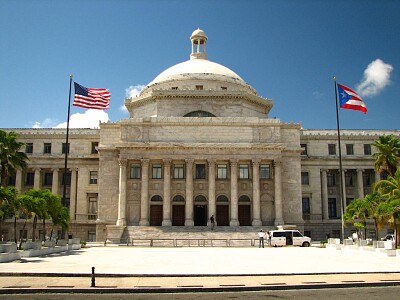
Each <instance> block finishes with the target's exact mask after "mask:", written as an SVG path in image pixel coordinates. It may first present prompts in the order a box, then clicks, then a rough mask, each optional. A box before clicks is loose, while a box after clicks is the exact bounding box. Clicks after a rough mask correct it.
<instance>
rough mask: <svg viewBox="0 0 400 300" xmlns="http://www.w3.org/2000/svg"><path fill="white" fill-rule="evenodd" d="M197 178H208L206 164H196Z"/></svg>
mask: <svg viewBox="0 0 400 300" xmlns="http://www.w3.org/2000/svg"><path fill="white" fill-rule="evenodd" d="M196 179H206V165H205V164H196Z"/></svg>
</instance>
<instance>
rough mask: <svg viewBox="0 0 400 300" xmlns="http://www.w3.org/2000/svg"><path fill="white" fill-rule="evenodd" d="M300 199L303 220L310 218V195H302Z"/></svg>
mask: <svg viewBox="0 0 400 300" xmlns="http://www.w3.org/2000/svg"><path fill="white" fill-rule="evenodd" d="M301 201H302V211H303V220H310V213H311V207H310V197H303V198H302V199H301Z"/></svg>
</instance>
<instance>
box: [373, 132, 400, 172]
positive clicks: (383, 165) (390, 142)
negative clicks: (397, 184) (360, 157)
mask: <svg viewBox="0 0 400 300" xmlns="http://www.w3.org/2000/svg"><path fill="white" fill-rule="evenodd" d="M373 145H374V146H375V147H376V149H377V150H378V152H376V153H374V154H373V157H374V159H375V170H376V171H378V172H380V173H382V172H387V174H389V175H390V176H392V177H393V176H394V174H395V173H396V170H397V166H398V159H399V156H400V139H399V138H397V137H395V136H393V135H384V136H380V137H379V138H378V139H377V140H376V141H375V142H374V143H373Z"/></svg>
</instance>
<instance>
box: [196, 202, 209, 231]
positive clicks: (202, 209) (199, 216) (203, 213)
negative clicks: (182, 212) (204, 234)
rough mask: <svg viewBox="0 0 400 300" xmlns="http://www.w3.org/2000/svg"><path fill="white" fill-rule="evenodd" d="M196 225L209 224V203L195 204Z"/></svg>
mask: <svg viewBox="0 0 400 300" xmlns="http://www.w3.org/2000/svg"><path fill="white" fill-rule="evenodd" d="M194 226H207V205H204V204H202V205H199V204H196V205H194Z"/></svg>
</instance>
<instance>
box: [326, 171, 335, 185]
mask: <svg viewBox="0 0 400 300" xmlns="http://www.w3.org/2000/svg"><path fill="white" fill-rule="evenodd" d="M326 179H327V185H328V186H330V187H332V186H336V174H335V173H328V174H326Z"/></svg>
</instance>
